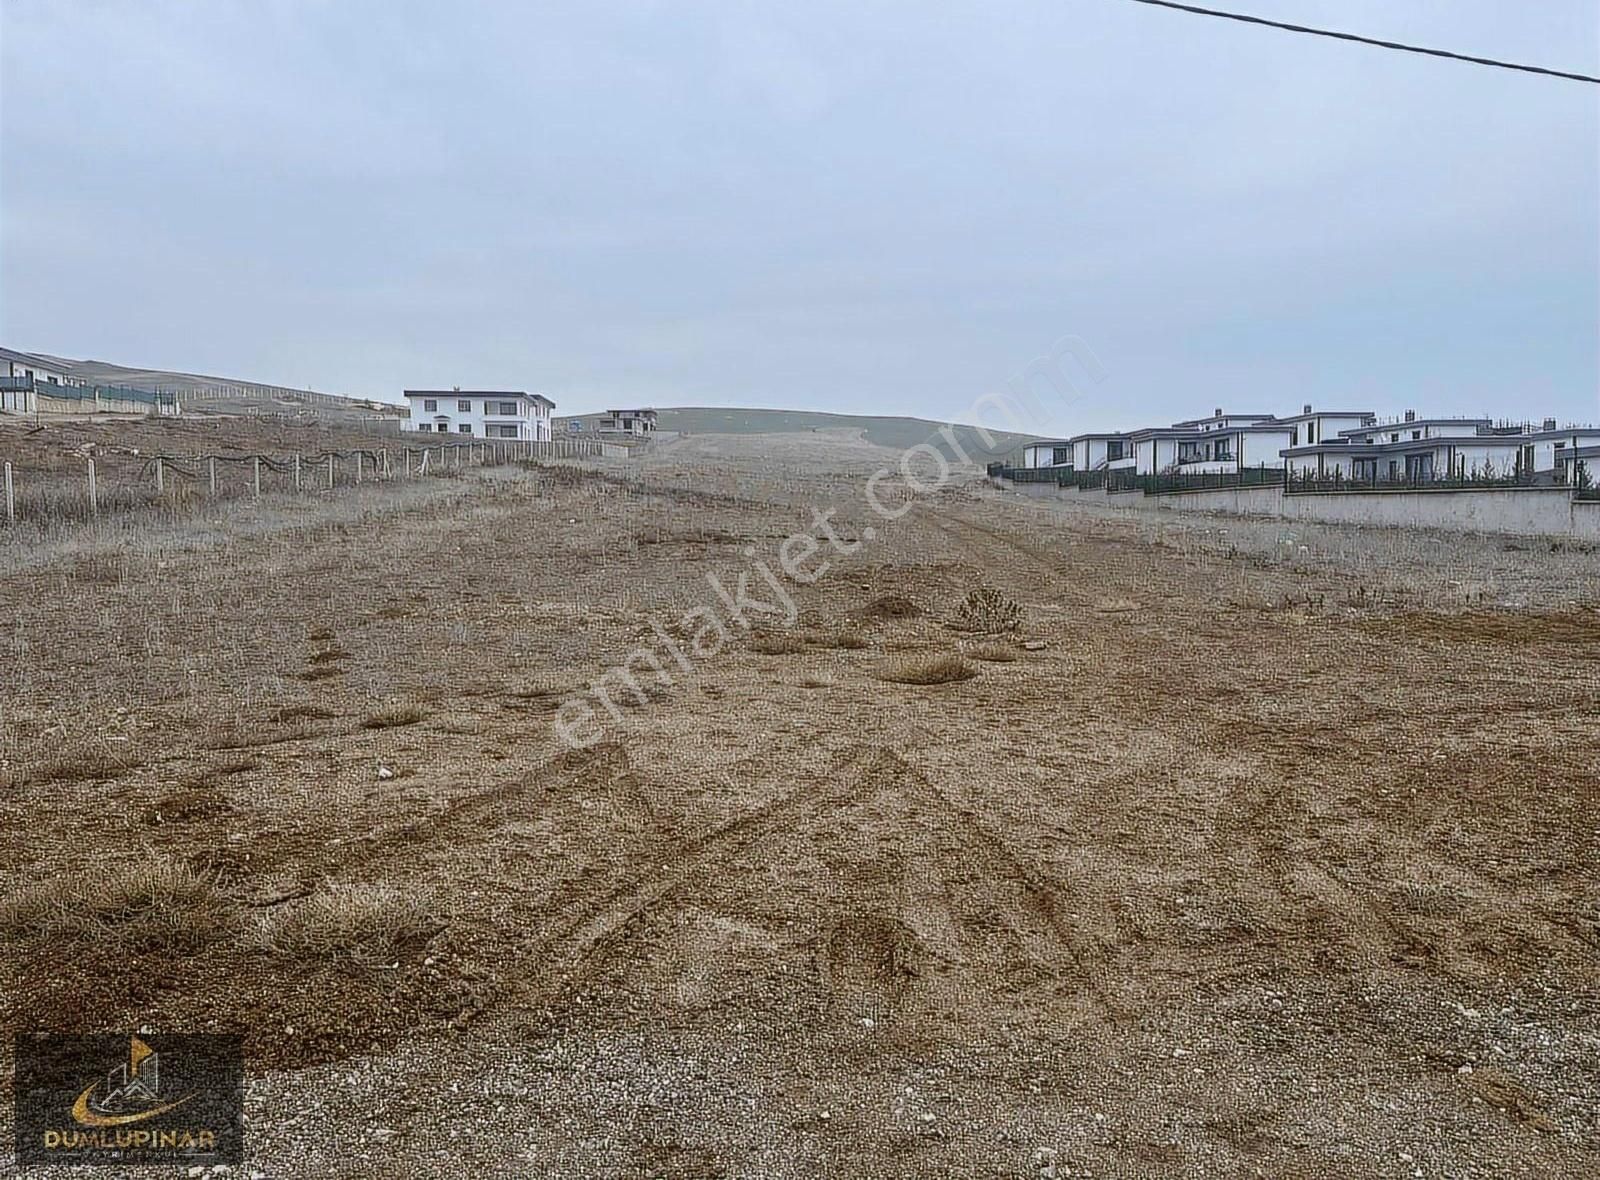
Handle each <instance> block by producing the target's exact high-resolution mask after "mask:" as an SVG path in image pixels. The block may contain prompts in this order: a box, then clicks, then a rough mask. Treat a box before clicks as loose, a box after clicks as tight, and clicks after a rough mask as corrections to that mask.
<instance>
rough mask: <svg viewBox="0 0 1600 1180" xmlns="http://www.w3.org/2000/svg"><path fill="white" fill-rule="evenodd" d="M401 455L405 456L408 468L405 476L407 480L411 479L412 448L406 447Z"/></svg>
mask: <svg viewBox="0 0 1600 1180" xmlns="http://www.w3.org/2000/svg"><path fill="white" fill-rule="evenodd" d="M400 453H401V454H402V455H403V456H405V461H406V467H405V471H406V474H405V477H406V478H407V479H410V478H411V448H410V447H405V448H404V449H402V450H401V452H400Z"/></svg>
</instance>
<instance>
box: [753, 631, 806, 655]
mask: <svg viewBox="0 0 1600 1180" xmlns="http://www.w3.org/2000/svg"><path fill="white" fill-rule="evenodd" d="M805 649H806V644H805V640H803V639H801V638H800V637H799V636H798V635H788V634H785V633H784V632H781V631H758V632H757V633H756V634H754V635H752V636H751V637H750V650H751V651H753V652H755V653H756V654H757V655H762V656H792V655H796V654H798V653H800V652H803V651H805Z"/></svg>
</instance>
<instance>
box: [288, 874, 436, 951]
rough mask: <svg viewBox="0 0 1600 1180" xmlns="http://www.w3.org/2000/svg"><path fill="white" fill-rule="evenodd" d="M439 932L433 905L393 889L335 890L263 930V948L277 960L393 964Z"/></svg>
mask: <svg viewBox="0 0 1600 1180" xmlns="http://www.w3.org/2000/svg"><path fill="white" fill-rule="evenodd" d="M438 928H439V923H438V921H437V920H436V919H435V918H434V916H433V914H432V912H431V911H430V910H429V908H428V906H427V905H426V904H425V903H424V902H423V901H422V900H421V899H419V898H417V897H415V896H413V895H412V894H410V893H407V892H405V891H404V890H401V889H396V888H395V887H394V886H392V885H348V884H346V885H330V886H328V887H327V888H326V889H323V890H322V891H320V892H318V893H314V894H312V895H311V896H310V897H307V898H305V899H303V900H301V901H297V902H294V903H292V904H290V905H288V906H286V907H285V908H284V909H283V910H281V911H279V912H277V913H275V914H273V915H272V916H271V917H269V918H268V919H267V920H266V921H264V922H263V923H262V925H261V931H260V938H261V944H262V946H263V947H264V948H265V949H266V950H268V951H270V952H271V953H273V954H276V955H285V956H290V957H295V958H307V959H335V960H338V959H348V960H350V961H351V962H355V963H363V964H372V963H387V962H391V961H393V959H394V958H395V956H396V954H397V953H398V952H399V951H400V949H401V948H402V947H403V946H405V945H406V944H407V943H418V942H422V941H424V940H426V939H427V938H429V937H431V936H432V935H433V934H434V932H435V931H436V930H438Z"/></svg>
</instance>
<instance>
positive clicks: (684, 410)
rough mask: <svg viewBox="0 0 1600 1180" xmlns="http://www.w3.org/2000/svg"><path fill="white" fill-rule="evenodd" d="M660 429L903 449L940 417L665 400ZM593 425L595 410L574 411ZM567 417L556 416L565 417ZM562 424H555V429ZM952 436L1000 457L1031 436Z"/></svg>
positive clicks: (971, 449) (925, 436) (935, 427)
mask: <svg viewBox="0 0 1600 1180" xmlns="http://www.w3.org/2000/svg"><path fill="white" fill-rule="evenodd" d="M656 413H657V415H658V418H657V423H658V425H659V427H660V429H661V430H664V431H675V432H677V433H680V434H789V433H795V432H800V431H812V430H840V429H845V430H859V431H861V437H862V438H863V439H865V440H866V441H867V442H869V443H875V444H877V445H878V446H881V447H889V448H891V449H893V450H897V451H901V450H905V449H906V448H907V447H913V446H916V445H917V444H918V443H923V442H927V441H929V440H930V439H933V438H936V437H938V433H939V430H940V429H941V427H943V425H944V423H941V422H933V421H930V420H928V419H926V418H904V417H889V416H882V415H871V414H829V413H821V412H816V411H812V410H747V409H738V408H732V407H722V406H669V407H666V408H664V409H658V410H657V411H656ZM572 417H574V418H578V419H581V420H582V421H583V423H584V425H585V428H586V429H589V430H593V429H594V428H595V424H596V423H597V422H598V421H599V419H600V417H601V415H599V414H575V415H573V416H572ZM566 420H567V419H557V422H558V423H560V422H563V421H566ZM560 429H561V427H560V425H559V424H558V425H557V430H558V431H559V430H560ZM951 429H952V430H953V431H954V432H955V437H956V439H957V440H958V441H959V442H960V445H961V446H962V448H963V449H965V450H966V451H967V453H968V454H970V455H972V456H973V458H974V459H977V458H998V457H1000V456H1001V455H1005V454H1009V453H1010V452H1012V451H1015V450H1016V449H1017V448H1018V447H1020V446H1022V445H1023V444H1024V443H1025V442H1028V441H1030V439H1029V436H1027V435H1021V434H1012V433H1009V432H1007V431H999V430H993V431H990V432H989V436H990V444H991V445H987V446H986V445H985V444H984V441H983V439H982V438H981V437H980V435H979V434H978V430H977V428H976V427H973V426H953V427H951Z"/></svg>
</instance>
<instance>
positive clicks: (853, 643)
mask: <svg viewBox="0 0 1600 1180" xmlns="http://www.w3.org/2000/svg"><path fill="white" fill-rule="evenodd" d="M833 646H834V647H840V648H843V649H844V650H846V651H860V650H861V649H862V648H864V647H866V646H867V637H866V636H865V635H862V634H861V633H860V632H858V631H841V632H839V633H838V634H837V635H835V636H834V637H833Z"/></svg>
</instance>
